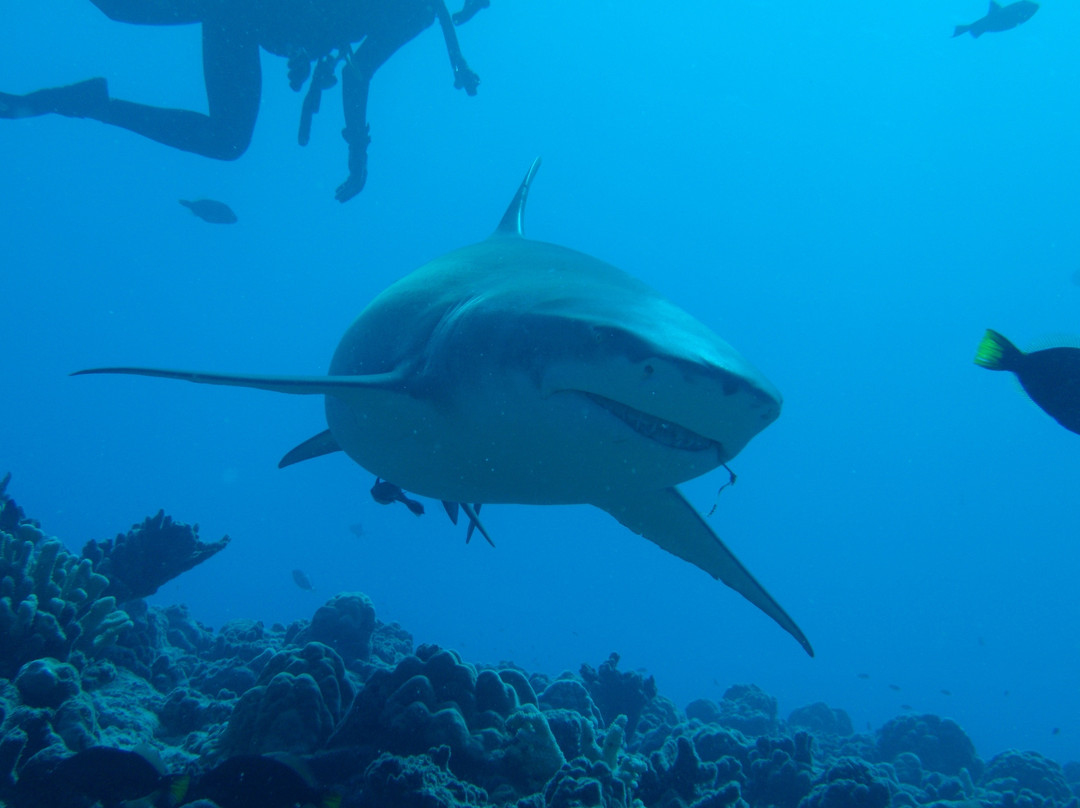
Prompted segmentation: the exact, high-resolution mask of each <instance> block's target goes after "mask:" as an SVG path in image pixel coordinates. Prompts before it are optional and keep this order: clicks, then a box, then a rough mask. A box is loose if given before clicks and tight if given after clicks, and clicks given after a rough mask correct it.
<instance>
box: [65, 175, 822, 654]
mask: <svg viewBox="0 0 1080 808" xmlns="http://www.w3.org/2000/svg"><path fill="white" fill-rule="evenodd" d="M539 165H540V161H539V159H537V160H536V161H534V162H533V164H532V165H531V167H530V168H529V170H528V172H527V173H526V175H525V178H524V179H523V180H522V182H521V184H520V185H519V187H518V189H517V192H516V193H515V195H514V197H513V199H512V200H511V202H510V204H509V206H508V207H507V209H506V212H505V214H504V215H503V217H502V219H501V221H500V222H499V224H498V227H496V229H495V231H494V232H493V233H492V234H491V235H490V236H489V237H488V238H486V239H484V240H483V241H481V242H479V243H476V244H472V245H470V246H466V247H462V248H460V249H457V250H454V251H452V252H449V253H447V254H445V255H443V256H441V257H439V258H436V259H434V260H432V261H430V262H428V263H427V264H425V265H423V266H421V267H420V268H418V269H416V270H414V271H413V272H412V273H410V274H408V275H406V276H405V277H403V278H401V279H400V280H398V281H396V282H395V283H393V284H391V285H390V286H389V287H387V288H386V289H385V290H384V291H383V292H381V293H380V294H378V295H377V296H376V297H375V298H374V300H372V301H371V303H370V304H369V305H368V306H367V307H366V308H365V309H364V310H363V311H362V312H361V313H360V315H359V316H358V317H357V318H356V320H355V321H354V322H353V323H352V325H351V326H350V327H349V328H348V330H347V331H346V332H345V334H344V336H343V337H342V338H341V341H340V343H339V344H338V346H337V349H336V350H335V352H334V354H333V357H332V359H331V362H330V367H329V371H328V373H327V375H325V376H263V375H235V374H224V373H211V372H201V371H190V370H171V369H161V368H147V367H100V368H91V369H87V370H80V371H77V372H76V373H75V374H73V375H85V374H132V375H140V376H151V377H161V378H167V379H177V380H183V381H188V382H195V383H199V384H213V385H227V386H231V387H250V388H257V389H261V390H269V391H273V392H278V393H290V394H300V395H321V396H323V397H324V400H325V413H326V423H327V429H325V430H323V431H322V432H319V433H318V434H317V435H315V436H314V437H312V438H310V439H308V440H306V441H304V442H303V443H301V444H300V445H299V446H297V447H296V448H294V449H293V450H291V451H290V452H288V453H287V454H286V455H285V456H284V457H283V458H282V459H281V462H280V463H279V465H280V466H287V465H291V464H293V463H298V462H301V461H306V460H310V459H312V458H316V457H320V456H323V455H327V454H330V453H333V452H339V451H340V452H344V453H345V454H346V455H348V457H349V458H351V459H352V460H353V461H355V462H356V463H357V464H359V465H360V466H362V467H363V468H364V469H366V470H368V471H369V472H371V473H373V474H375V475H376V476H377V478H378V479H379V480H383V481H387V483H389V484H391V485H392V486H398V487H399V489H400V490H407V491H410V492H414V493H415V494H418V495H421V496H426V497H431V498H433V499H436V500H441V501H442V502H443V504H444V506H445V507H446V509H447V512H448V513H449V514H450V515H451V518H454V519H455V521H456V516H457V512H458V506H459V505H460V506H461V508H462V509H463V510H464V511H465V513H466V514H467V515H468V517H469V520H470V533H471V528H473V527H475V528H477V529H478V530H479V531H480V532H481V533H482V535H484V537H485V538H488V539H489V540H490V537H489V535H488V533H487V531H486V530H485V529H484V527H483V525H481V524H480V521H479V517H478V511H479V506H480V505H482V504H500V503H502V504H509V503H513V504H523V505H562V504H589V505H593V506H596V507H598V508H601V509H603V510H604V511H606V512H608V513H609V514H611V515H612V516H613V517H614V518H615V519H616V520H618V521H619V522H620V523H622V524H623V525H624V526H626V527H627V528H629V529H630V530H631V531H633V532H634V533H636V534H638V535H640V536H643V537H644V538H646V539H648V540H650V541H652V542H654V543H655V544H657V545H659V546H660V547H661V548H663V549H664V550H666V551H668V552H670V553H673V554H674V555H676V556H678V557H679V558H682V559H684V560H686V561H688V562H690V563H691V564H693V565H695V566H696V567H699V568H700V569H702V570H704V571H705V572H707V573H708V574H709V575H711V576H713V577H714V578H716V579H719V580H720V581H722V582H723V583H724V584H726V585H727V586H729V587H730V588H732V589H734V590H735V591H736V592H738V593H739V594H740V595H742V596H743V597H744V598H746V599H747V600H748V601H750V603H752V604H753V605H754V606H756V607H757V608H758V609H760V610H761V611H763V612H764V613H765V614H766V615H768V616H769V617H770V618H772V619H773V620H774V621H775V622H776V623H777V624H779V625H780V627H781V628H783V629H784V630H785V631H787V632H788V633H789V634H790V635H791V636H792V637H794V638H795V640H797V641H798V643H799V644H800V645H801V646H802V648H803V649H804V650H805V651H806V652H807V653H808V654H810V655H811V656H813V653H814V652H813V648H812V647H811V645H810V642H809V640H808V639H807V638H806V635H805V634H803V632H802V630H800V629H799V627H798V626H797V625H796V624H795V621H794V620H792V618H791V617H790V616H789V615H788V614H787V612H786V611H784V609H783V608H782V607H781V606H780V604H779V603H778V602H777V601H776V600H775V599H774V598H773V597H772V596H771V595H770V594H769V593H768V592H767V591H766V590H765V588H764V587H763V586H762V585H761V584H759V583H758V581H757V580H756V579H755V578H754V577H753V575H751V573H750V572H749V570H747V568H746V567H745V566H744V565H743V564H742V563H741V562H740V561H739V560H738V558H737V557H736V556H735V554H734V553H733V552H732V551H731V550H730V549H729V548H728V547H727V546H726V545H725V544H724V542H723V541H722V540H721V539H720V538H719V536H717V534H716V533H715V532H714V531H713V529H712V527H711V526H710V524H709V523H708V522H707V521H706V520H705V518H704V517H702V516H701V514H700V513H699V512H698V511H697V510H695V508H694V507H693V505H691V504H690V502H689V501H688V500H687V499H686V497H685V496H684V495H683V494H682V493H681V492H680V491H679V489H678V485H679V484H680V483H683V482H685V481H687V480H690V479H692V478H695V477H698V476H700V475H702V474H705V473H706V472H709V471H711V470H713V469H716V468H718V467H720V466H722V465H724V464H726V463H727V462H728V461H730V460H731V459H732V458H733V457H735V456H736V455H737V454H738V453H739V452H740V451H741V450H742V449H743V447H745V446H746V444H747V443H748V442H749V441H750V440H751V438H753V437H754V436H755V435H757V434H758V433H759V432H760V431H761V430H762V429H764V428H765V427H766V426H768V425H769V424H770V423H772V422H773V421H774V420H776V418H777V417H778V415H779V414H780V407H781V401H782V399H781V396H780V393H779V392H778V391H777V390H776V389H775V388H774V387H773V385H772V384H771V383H770V382H769V381H768V380H767V379H766V378H765V377H764V376H763V375H762V374H761V373H760V372H759V371H758V370H756V369H755V368H754V367H753V366H752V365H751V364H750V363H749V362H748V361H747V360H746V359H745V358H743V356H742V355H741V354H739V353H738V352H737V351H736V350H735V349H734V348H732V347H731V346H730V345H729V344H728V343H727V342H725V341H724V340H723V339H721V338H720V337H719V336H718V335H717V334H716V333H715V332H714V331H712V330H711V329H710V328H708V327H707V326H706V325H704V324H703V323H702V322H701V321H699V320H697V319H696V318H694V317H693V316H692V315H690V314H689V313H688V312H686V311H685V310H683V309H682V308H680V307H678V306H677V305H675V304H674V303H672V302H670V301H669V300H668V299H667V298H665V297H664V296H662V295H661V294H660V293H659V292H657V291H655V290H654V289H652V288H651V287H650V286H648V285H647V284H645V283H644V282H642V281H640V280H638V279H636V278H634V277H633V276H631V275H629V274H627V273H626V272H623V271H622V270H620V269H618V268H616V267H614V266H612V265H610V264H608V263H605V262H604V261H601V260H599V259H597V258H594V257H592V256H589V255H586V254H584V253H581V252H578V251H576V250H573V249H570V248H567V247H563V246H560V245H557V244H552V243H547V242H543V241H535V240H532V239H528V238H526V237H525V235H524V218H525V208H526V202H527V199H528V195H529V190H530V188H531V186H532V182H533V179H534V177H535V176H536V172H537V170H538V168H539Z"/></svg>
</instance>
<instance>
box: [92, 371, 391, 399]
mask: <svg viewBox="0 0 1080 808" xmlns="http://www.w3.org/2000/svg"><path fill="white" fill-rule="evenodd" d="M94 373H114V374H121V375H126V376H154V377H156V378H160V379H179V380H180V381H185V382H195V383H196V384H220V385H224V386H225V387H254V388H256V389H258V390H270V391H271V392H274V393H291V394H293V395H301V396H317V395H334V394H335V393H341V392H343V391H346V390H356V389H361V388H365V389H378V390H400V389H401V387H402V385H401V376H400V374H398V373H394V372H391V373H377V374H373V375H371V376H251V375H242V374H232V373H203V372H202V371H198V370H166V369H163V368H90V369H88V370H76V371H75V372H74V373H72V374H71V375H72V376H85V375H88V374H94Z"/></svg>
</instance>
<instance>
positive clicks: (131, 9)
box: [90, 0, 207, 25]
mask: <svg viewBox="0 0 1080 808" xmlns="http://www.w3.org/2000/svg"><path fill="white" fill-rule="evenodd" d="M90 2H91V3H93V4H94V5H95V6H97V7H98V8H99V9H100V10H101V12H102V13H103V14H104V15H105V16H106V17H108V18H109V19H110V20H115V21H116V22H130V23H134V24H136V25H186V24H188V23H193V22H201V21H202V19H203V16H204V12H205V10H206V9H205V7H206V5H207V4H206V2H205V0H90Z"/></svg>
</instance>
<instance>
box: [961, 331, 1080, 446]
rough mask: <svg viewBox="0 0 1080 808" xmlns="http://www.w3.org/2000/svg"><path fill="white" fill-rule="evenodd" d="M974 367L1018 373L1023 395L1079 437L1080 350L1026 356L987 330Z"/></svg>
mask: <svg viewBox="0 0 1080 808" xmlns="http://www.w3.org/2000/svg"><path fill="white" fill-rule="evenodd" d="M975 364H976V365H978V366H979V367H983V368H987V369H988V370H1007V371H1011V372H1012V373H1015V374H1016V378H1017V379H1019V380H1020V385H1021V387H1023V388H1024V392H1025V393H1027V394H1028V396H1029V397H1030V398H1031V400H1032V401H1034V402H1035V403H1036V404H1038V405H1039V407H1040V408H1041V409H1042V410H1043V412H1045V413H1046V414H1047V415H1049V416H1050V417H1051V418H1053V419H1054V420H1055V421H1057V422H1058V423H1059V424H1061V425H1062V426H1063V427H1065V428H1066V429H1067V430H1069V431H1070V432H1075V433H1077V434H1078V435H1080V348H1074V347H1058V348H1045V349H1043V350H1041V351H1031V352H1029V353H1025V352H1024V351H1021V350H1020V349H1019V348H1017V347H1016V346H1015V345H1013V344H1012V343H1011V342H1010V341H1009V340H1007V339H1006V338H1005V337H1003V336H1002V335H1001V334H999V333H998V332H997V331H993V330H991V329H989V328H988V329H987V330H986V335H985V336H984V337H983V339H982V342H980V343H979V347H978V350H977V351H976V353H975Z"/></svg>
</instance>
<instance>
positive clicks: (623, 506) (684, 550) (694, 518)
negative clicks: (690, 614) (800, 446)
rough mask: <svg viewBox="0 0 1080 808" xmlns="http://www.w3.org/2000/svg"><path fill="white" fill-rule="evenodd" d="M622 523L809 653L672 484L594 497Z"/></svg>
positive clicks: (798, 634)
mask: <svg viewBox="0 0 1080 808" xmlns="http://www.w3.org/2000/svg"><path fill="white" fill-rule="evenodd" d="M596 504H597V505H598V506H599V507H601V508H603V509H604V510H605V511H607V512H608V513H610V514H611V515H612V516H614V517H615V518H616V519H618V520H619V521H620V522H622V524H624V525H625V526H626V527H628V528H630V530H632V531H634V532H635V533H637V534H639V535H641V536H644V537H645V538H646V539H648V540H649V541H652V542H655V543H656V544H658V545H660V546H661V547H663V548H664V549H665V550H667V551H668V552H669V553H673V554H674V555H677V556H678V557H679V558H682V559H685V560H686V561H689V562H690V563H691V564H693V565H694V566H696V567H700V568H701V569H703V570H705V572H707V573H709V574H710V575H712V576H713V577H714V578H718V579H720V580H721V581H723V582H724V583H725V584H727V585H728V586H730V587H731V588H732V589H734V590H735V591H736V592H738V593H739V594H740V595H742V596H743V597H744V598H746V599H747V600H748V601H750V602H751V603H753V604H754V605H755V606H757V607H758V608H759V609H761V610H762V611H763V612H765V614H767V615H768V616H769V617H771V618H772V619H773V620H775V621H776V622H777V623H779V624H780V627H781V628H783V629H784V630H785V631H786V632H787V633H788V634H790V635H791V636H792V637H794V638H795V639H796V640H798V642H799V645H801V646H802V647H803V649H804V650H805V651H806V653H808V654H809V655H810V656H813V655H814V649H813V648H812V647H811V646H810V641H809V640H807V639H806V635H805V634H803V633H802V630H801V629H799V627H798V626H797V625H795V621H794V620H792V619H791V618H790V617H789V616H788V614H787V612H785V611H784V610H783V608H781V606H780V604H779V603H777V602H776V601H775V600H774V599H773V597H772V595H770V594H769V593H768V592H766V591H765V588H764V587H763V586H762V585H761V584H759V583H758V582H757V581H756V580H755V579H754V576H753V575H751V574H750V572H749V571H748V570H747V569H746V567H744V566H743V565H742V562H740V561H739V559H737V558H736V557H735V555H734V553H732V552H731V551H730V550H729V549H728V548H727V547H726V546H725V545H724V543H723V542H722V541H720V538H719V537H718V536H717V535H716V534H715V533H714V532H713V530H712V528H711V527H709V525H708V523H707V522H706V521H705V520H704V519H703V518H702V517H701V515H700V514H699V513H698V512H697V511H696V510H694V507H693V506H692V505H691V504H690V503H689V502H687V501H686V498H685V497H684V496H683V495H682V494H681V493H679V491H678V490H677V489H675V488H664V489H661V490H659V491H633V492H630V491H628V492H626V496H625V498H622V499H620V500H618V501H617V502H607V503H602V504H601V503H596Z"/></svg>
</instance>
